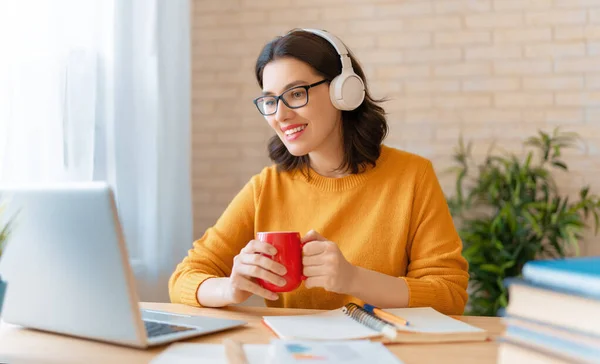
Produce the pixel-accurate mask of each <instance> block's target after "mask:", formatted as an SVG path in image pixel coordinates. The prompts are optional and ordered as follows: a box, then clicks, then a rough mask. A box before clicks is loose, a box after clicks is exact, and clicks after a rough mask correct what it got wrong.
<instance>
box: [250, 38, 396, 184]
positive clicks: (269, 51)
mask: <svg viewBox="0 0 600 364" xmlns="http://www.w3.org/2000/svg"><path fill="white" fill-rule="evenodd" d="M348 53H349V56H350V59H351V61H352V67H353V68H354V72H355V73H356V74H357V75H358V76H360V77H361V78H362V80H363V82H364V84H365V100H364V101H363V103H362V104H361V105H360V106H359V107H358V108H356V109H354V110H352V111H342V138H343V142H342V145H343V147H344V159H343V161H342V164H341V165H340V166H339V167H338V169H337V170H338V171H343V172H346V171H350V172H351V173H353V174H356V173H360V172H362V171H364V170H365V168H366V167H368V166H369V165H372V166H375V164H376V161H377V159H378V158H379V155H380V153H381V143H382V142H383V139H384V138H385V137H386V135H387V132H388V125H387V121H386V118H385V111H384V109H383V108H382V107H381V106H379V105H378V103H380V102H382V101H385V100H375V99H373V98H372V97H371V94H370V93H369V90H368V87H367V80H366V78H365V74H364V72H363V70H362V68H361V66H360V64H359V63H358V61H357V60H356V58H355V57H354V55H353V54H352V52H351V51H350V50H349V49H348ZM283 57H293V58H295V59H298V60H300V61H302V62H305V63H307V64H308V65H310V66H311V67H312V68H313V69H314V70H315V71H316V72H317V73H318V74H320V75H321V76H323V77H324V78H326V79H327V80H329V81H331V80H333V79H334V78H335V77H336V76H337V75H339V74H340V73H341V71H342V64H341V61H340V56H339V55H338V53H337V51H336V50H335V48H334V47H333V45H331V43H329V42H328V41H327V40H326V39H324V38H322V37H320V36H318V35H316V34H313V33H310V32H306V31H294V32H290V33H288V34H286V35H284V36H279V37H276V38H275V39H273V40H272V41H270V42H269V43H267V44H266V45H265V46H264V47H263V49H262V51H261V52H260V54H259V56H258V59H257V60H256V66H255V72H256V80H257V81H258V84H259V86H260V87H261V88H262V87H263V70H264V68H265V66H266V65H267V64H268V63H269V62H271V61H274V60H277V59H279V58H283ZM268 151H269V158H271V160H272V161H273V162H274V163H276V165H277V168H278V169H279V170H284V171H291V170H295V169H298V170H306V169H308V168H309V166H310V160H309V158H308V155H303V156H299V157H296V156H294V155H292V154H291V153H290V152H289V151H288V150H287V148H286V146H285V144H283V142H282V141H281V139H279V137H278V136H277V135H274V136H273V137H272V138H271V139H270V141H269V144H268Z"/></svg>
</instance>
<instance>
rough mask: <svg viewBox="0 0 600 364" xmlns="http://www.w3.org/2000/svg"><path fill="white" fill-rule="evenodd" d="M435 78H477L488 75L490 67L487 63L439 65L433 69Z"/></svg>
mask: <svg viewBox="0 0 600 364" xmlns="http://www.w3.org/2000/svg"><path fill="white" fill-rule="evenodd" d="M433 73H434V75H435V76H457V77H462V76H479V75H490V74H491V73H492V65H491V64H490V63H488V62H468V63H460V64H453V65H439V66H435V67H434V69H433Z"/></svg>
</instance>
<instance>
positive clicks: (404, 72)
mask: <svg viewBox="0 0 600 364" xmlns="http://www.w3.org/2000/svg"><path fill="white" fill-rule="evenodd" d="M430 73H431V71H430V67H429V66H427V65H396V66H381V67H378V68H377V70H376V71H375V75H376V77H377V78H378V79H390V78H399V79H405V78H411V77H427V76H429V75H430Z"/></svg>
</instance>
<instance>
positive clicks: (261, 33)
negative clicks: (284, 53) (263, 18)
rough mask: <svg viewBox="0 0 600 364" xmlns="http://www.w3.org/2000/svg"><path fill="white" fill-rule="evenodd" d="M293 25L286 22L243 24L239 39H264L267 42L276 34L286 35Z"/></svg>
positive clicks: (240, 28)
mask: <svg viewBox="0 0 600 364" xmlns="http://www.w3.org/2000/svg"><path fill="white" fill-rule="evenodd" d="M292 28H294V27H292V26H289V25H286V24H275V23H273V24H268V25H264V24H263V25H242V26H240V27H239V33H240V34H241V36H239V37H238V38H237V39H244V40H251V41H253V42H254V41H256V40H263V41H264V43H265V44H266V43H267V42H269V41H270V40H272V39H274V38H275V37H276V36H280V35H284V34H286V33H287V32H288V31H290V30H291V29H292Z"/></svg>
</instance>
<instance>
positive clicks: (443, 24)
mask: <svg viewBox="0 0 600 364" xmlns="http://www.w3.org/2000/svg"><path fill="white" fill-rule="evenodd" d="M403 21H404V29H406V30H409V31H410V30H433V31H440V30H457V29H460V28H461V19H460V17H457V16H431V17H410V18H405V19H403Z"/></svg>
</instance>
